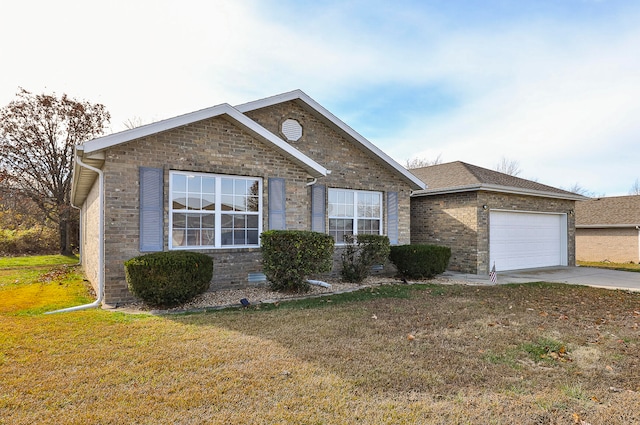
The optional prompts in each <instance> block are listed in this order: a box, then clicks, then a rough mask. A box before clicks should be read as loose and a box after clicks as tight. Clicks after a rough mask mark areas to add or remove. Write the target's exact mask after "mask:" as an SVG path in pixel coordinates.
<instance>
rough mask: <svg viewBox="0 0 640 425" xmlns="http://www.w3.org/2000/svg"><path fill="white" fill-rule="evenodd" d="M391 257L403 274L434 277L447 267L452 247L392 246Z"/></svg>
mask: <svg viewBox="0 0 640 425" xmlns="http://www.w3.org/2000/svg"><path fill="white" fill-rule="evenodd" d="M389 258H390V259H391V262H392V263H393V264H394V265H395V266H396V268H397V269H398V273H399V274H400V275H401V276H404V277H409V278H412V279H420V278H432V277H434V276H435V275H438V274H440V273H443V272H444V271H445V270H446V269H447V266H448V265H449V259H450V258H451V248H449V247H446V246H438V245H399V246H392V247H391V253H390V255H389Z"/></svg>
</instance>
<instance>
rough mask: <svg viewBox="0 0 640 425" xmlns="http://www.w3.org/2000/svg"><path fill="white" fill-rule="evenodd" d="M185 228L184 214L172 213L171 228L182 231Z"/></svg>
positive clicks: (185, 218) (185, 219)
mask: <svg viewBox="0 0 640 425" xmlns="http://www.w3.org/2000/svg"><path fill="white" fill-rule="evenodd" d="M186 227H187V217H186V214H180V213H174V214H173V228H174V229H184V228H186Z"/></svg>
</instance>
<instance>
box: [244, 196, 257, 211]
mask: <svg viewBox="0 0 640 425" xmlns="http://www.w3.org/2000/svg"><path fill="white" fill-rule="evenodd" d="M259 206H260V201H259V198H258V197H257V196H250V197H249V198H247V211H251V212H258V207H259Z"/></svg>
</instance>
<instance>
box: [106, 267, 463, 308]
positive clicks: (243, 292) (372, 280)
mask: <svg viewBox="0 0 640 425" xmlns="http://www.w3.org/2000/svg"><path fill="white" fill-rule="evenodd" d="M326 282H327V283H329V284H330V285H331V287H330V288H325V287H323V286H317V285H311V289H310V290H309V291H308V292H305V293H283V292H276V291H272V290H271V289H270V288H269V286H268V285H266V284H265V285H264V286H255V287H247V288H238V289H221V290H217V291H208V292H205V293H203V294H200V295H198V296H197V297H195V298H194V299H193V300H191V301H189V302H186V303H184V304H182V305H180V306H177V307H173V308H169V309H166V310H155V309H153V308H152V307H149V306H148V305H146V304H144V303H143V302H142V301H139V302H134V303H130V304H125V305H122V306H117V308H116V309H115V310H117V311H122V312H130V313H136V312H138V313H142V312H146V313H153V314H162V313H183V312H189V311H203V310H209V309H211V310H213V309H220V308H227V307H238V306H240V305H241V303H240V300H241V299H243V298H244V299H246V300H248V301H249V303H250V304H251V305H258V304H264V303H274V302H277V301H282V300H291V299H301V298H311V297H317V296H321V295H328V294H339V293H343V292H350V291H357V290H358V289H362V288H367V287H372V286H378V285H385V284H398V283H402V281H400V280H399V279H397V278H393V277H378V276H373V277H368V278H367V279H365V281H364V282H362V283H361V284H357V283H347V282H342V281H340V280H326ZM411 283H437V284H469V282H466V281H457V280H452V279H448V278H445V277H436V278H434V279H431V280H422V281H415V282H408V284H411Z"/></svg>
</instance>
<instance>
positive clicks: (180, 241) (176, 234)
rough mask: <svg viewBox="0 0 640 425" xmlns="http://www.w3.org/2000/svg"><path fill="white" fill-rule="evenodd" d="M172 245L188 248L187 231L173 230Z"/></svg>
mask: <svg viewBox="0 0 640 425" xmlns="http://www.w3.org/2000/svg"><path fill="white" fill-rule="evenodd" d="M171 243H172V245H173V246H186V243H187V238H186V231H185V230H178V229H173V231H172V232H171Z"/></svg>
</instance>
